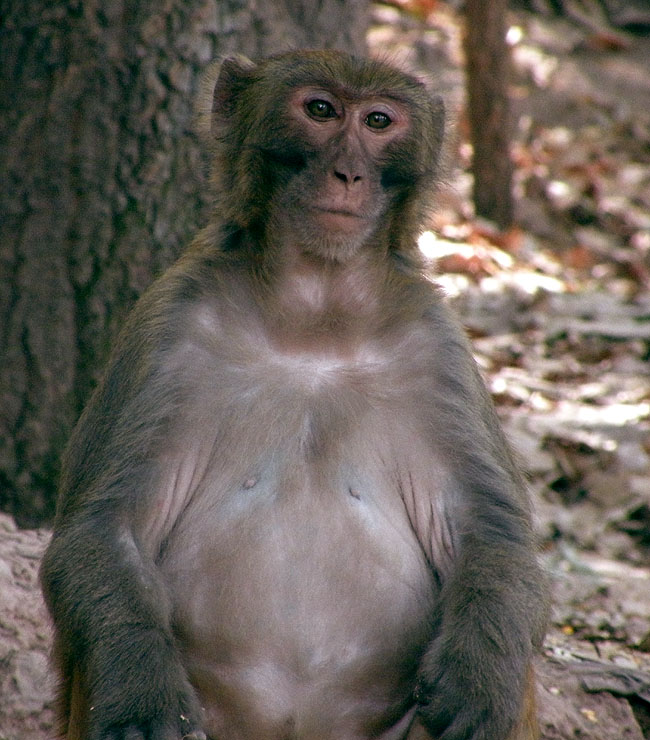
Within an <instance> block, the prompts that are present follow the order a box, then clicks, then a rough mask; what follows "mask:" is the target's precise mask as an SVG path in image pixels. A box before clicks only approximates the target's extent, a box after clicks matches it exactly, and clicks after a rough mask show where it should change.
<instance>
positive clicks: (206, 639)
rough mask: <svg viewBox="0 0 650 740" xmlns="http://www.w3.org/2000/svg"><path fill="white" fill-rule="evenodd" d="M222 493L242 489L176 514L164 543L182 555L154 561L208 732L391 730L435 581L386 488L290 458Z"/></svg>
mask: <svg viewBox="0 0 650 740" xmlns="http://www.w3.org/2000/svg"><path fill="white" fill-rule="evenodd" d="M292 479H293V480H294V481H296V480H300V485H298V483H296V482H294V483H292V482H291V481H292ZM305 481H307V482H305ZM229 495H231V496H233V497H237V496H243V497H244V499H245V501H242V500H241V499H239V500H232V501H230V500H226V501H224V502H223V503H222V507H221V509H222V512H221V513H222V516H221V518H219V519H216V518H211V517H210V516H209V515H207V514H206V511H205V510H203V511H201V510H200V507H199V508H197V510H196V512H190V513H189V514H188V517H189V519H191V522H188V525H187V526H186V527H185V526H182V525H181V527H180V528H179V529H180V532H179V534H178V547H177V548H175V550H176V552H178V553H188V552H191V553H192V556H191V558H192V559H191V562H177V561H176V560H175V556H174V553H173V552H172V553H170V555H169V557H168V558H167V563H168V566H167V568H165V570H166V571H167V577H168V579H169V583H170V588H171V592H172V594H173V601H174V615H175V616H174V619H175V625H176V629H177V634H178V636H179V641H180V644H181V646H182V649H183V652H184V655H185V659H186V666H187V668H188V672H189V675H190V679H191V681H192V682H193V684H194V685H195V687H196V689H197V691H198V693H199V697H200V700H201V703H202V706H203V707H204V709H205V717H206V730H207V731H208V733H209V734H210V735H211V736H213V737H214V738H218V740H231V739H232V740H234V739H236V738H237V739H238V738H242V740H243V739H244V738H246V739H250V738H253V737H254V738H256V739H257V740H263V739H264V738H268V739H269V740H287V739H288V738H296V739H297V740H326V739H327V738H332V739H334V738H336V740H346V739H347V738H350V740H352V739H353V738H354V739H355V740H356V739H358V740H360V739H361V738H370V737H381V738H385V740H389V739H391V740H392V738H401V737H403V736H404V735H405V733H406V730H407V727H408V724H409V722H410V717H411V714H412V712H411V711H410V710H411V704H412V699H411V692H412V688H413V682H414V677H415V671H416V670H417V666H418V663H419V660H420V657H421V655H422V652H423V650H424V648H425V646H426V644H427V642H428V640H429V639H430V637H431V634H430V626H429V625H430V615H431V612H432V609H433V600H434V598H435V589H434V585H433V579H432V575H431V571H430V569H429V567H428V564H427V561H426V558H425V556H424V553H423V551H422V549H421V547H420V545H419V543H418V542H417V540H416V538H415V536H414V533H413V528H412V526H411V525H410V523H409V521H408V518H407V516H406V514H405V511H404V507H403V505H402V503H401V500H400V498H399V495H398V494H397V492H396V491H395V490H393V489H392V487H391V486H390V485H389V484H388V481H377V480H372V481H371V480H370V479H367V480H364V479H363V476H358V475H354V476H349V475H348V476H345V475H343V476H342V477H341V478H340V479H339V480H335V481H334V485H322V484H318V483H314V482H310V481H309V476H308V475H306V474H305V475H300V474H299V475H296V471H295V470H294V471H293V472H292V474H291V475H289V476H287V477H285V479H284V480H282V481H280V480H278V479H277V478H275V477H269V478H268V479H265V477H264V476H261V477H260V478H259V479H255V478H253V477H251V478H250V479H248V480H247V481H246V482H245V484H244V486H243V487H242V490H239V491H231V492H230V494H229ZM214 516H215V517H216V516H217V514H216V513H215V515H214ZM184 531H187V532H191V533H192V540H193V542H192V543H188V541H187V540H185V538H184V535H183V532H184ZM172 547H174V546H173V544H172Z"/></svg>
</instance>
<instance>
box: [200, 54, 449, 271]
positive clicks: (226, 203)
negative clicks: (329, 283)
mask: <svg viewBox="0 0 650 740" xmlns="http://www.w3.org/2000/svg"><path fill="white" fill-rule="evenodd" d="M443 127H444V109H443V105H442V102H441V100H440V99H439V98H437V97H434V96H432V95H430V94H429V92H428V91H427V89H426V87H425V86H424V84H423V83H422V82H420V81H419V80H417V79H416V78H415V77H412V76H410V75H408V74H406V73H404V72H402V71H401V70H398V69H396V68H394V67H393V66H391V65H389V64H386V63H383V62H380V61H375V60H368V59H359V58H355V57H352V56H349V55H346V54H342V53H340V52H333V51H308V52H305V51H299V52H288V53H285V54H280V55H277V56H273V57H270V58H268V59H266V60H263V61H261V62H259V63H257V64H255V63H253V62H251V61H249V60H248V59H245V58H243V57H232V58H228V59H226V60H225V61H224V62H223V63H222V64H221V67H220V70H219V75H218V78H217V81H216V85H215V88H214V94H213V97H212V112H211V135H212V138H213V141H214V143H215V146H216V158H215V159H216V161H215V181H216V183H217V188H218V192H219V205H220V208H222V209H223V211H224V212H223V213H222V216H223V217H224V218H225V220H226V223H227V224H229V225H231V226H233V227H235V228H244V229H249V230H252V231H254V232H255V233H256V234H257V235H258V236H261V237H262V238H263V240H264V237H265V236H266V237H267V238H268V237H269V234H270V233H271V232H272V233H273V235H274V238H275V241H276V242H277V241H278V238H281V239H282V240H283V241H286V239H287V238H288V239H290V240H292V242H293V243H294V244H295V245H296V246H297V247H298V248H300V249H302V250H304V251H307V252H312V253H315V254H319V255H320V256H322V257H326V258H329V259H337V260H344V259H345V258H346V256H348V255H350V254H352V253H354V252H355V251H356V250H357V249H358V248H359V247H360V246H361V245H363V244H368V243H370V242H372V244H373V245H376V246H377V248H383V249H387V250H391V251H393V252H395V253H404V251H406V250H410V249H412V248H413V244H414V243H415V236H416V234H417V232H418V231H419V229H420V227H421V222H422V218H423V215H424V213H425V208H426V205H427V203H428V201H429V200H430V197H431V191H432V187H433V185H434V184H435V181H436V173H437V165H438V158H439V154H440V147H441V142H442V135H443Z"/></svg>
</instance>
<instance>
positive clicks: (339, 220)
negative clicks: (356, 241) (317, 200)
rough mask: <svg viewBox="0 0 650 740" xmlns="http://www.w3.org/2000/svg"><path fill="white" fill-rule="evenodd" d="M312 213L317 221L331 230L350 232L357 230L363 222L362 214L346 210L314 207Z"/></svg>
mask: <svg viewBox="0 0 650 740" xmlns="http://www.w3.org/2000/svg"><path fill="white" fill-rule="evenodd" d="M314 213H315V215H316V218H317V219H318V221H320V222H321V223H322V224H323V225H325V226H327V227H328V228H332V229H339V230H343V231H350V230H355V229H358V228H359V227H360V226H362V224H363V223H364V221H365V218H364V216H363V215H362V214H360V213H358V212H356V211H352V210H350V209H348V208H328V207H321V206H316V207H315V208H314Z"/></svg>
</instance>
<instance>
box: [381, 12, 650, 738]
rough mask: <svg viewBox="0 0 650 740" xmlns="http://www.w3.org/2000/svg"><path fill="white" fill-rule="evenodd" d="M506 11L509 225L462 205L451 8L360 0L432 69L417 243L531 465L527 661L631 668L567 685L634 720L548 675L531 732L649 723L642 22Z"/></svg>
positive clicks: (386, 50)
mask: <svg viewBox="0 0 650 740" xmlns="http://www.w3.org/2000/svg"><path fill="white" fill-rule="evenodd" d="M414 7H416V8H418V9H419V10H420V13H419V14H417V13H413V12H409V11H412V9H413V8H414ZM591 7H592V8H593V7H595V4H592V5H591ZM425 9H432V11H433V12H431V13H429V14H428V15H425V14H424V12H423V10H425ZM649 10H650V9H649ZM508 20H509V26H510V30H509V32H508V41H509V43H510V45H511V51H512V58H513V67H514V70H513V80H512V84H511V99H512V103H513V114H514V115H513V118H514V132H513V145H512V151H513V156H514V160H515V165H516V172H515V181H514V195H515V201H516V203H515V212H516V224H517V225H516V227H514V228H512V229H510V230H509V231H507V232H506V233H500V232H499V231H498V230H497V229H496V228H495V227H494V226H492V225H491V224H489V223H485V222H481V221H480V220H477V219H475V218H474V214H473V209H472V204H471V185H472V180H471V175H470V173H469V162H470V156H471V147H470V145H469V144H468V142H467V124H466V121H465V120H464V118H463V115H462V110H463V96H464V83H463V71H462V63H463V59H462V49H461V33H462V24H461V18H460V17H459V15H458V14H457V13H456V12H455V11H454V10H453V8H451V7H450V6H449V5H447V4H445V3H442V2H437V3H436V2H428V3H427V2H420V3H418V4H416V3H414V2H405V3H404V4H402V7H400V4H399V3H395V4H390V5H377V6H375V10H374V23H373V28H372V31H371V33H370V36H369V41H370V46H371V49H372V50H373V51H374V52H376V53H379V54H381V55H383V56H385V55H388V56H389V57H394V58H397V59H404V60H405V61H406V62H407V63H408V64H409V65H410V66H411V67H415V68H416V69H419V70H421V71H422V72H423V73H425V74H427V75H428V76H431V77H433V78H434V81H435V85H436V86H437V88H438V89H439V90H440V91H441V92H442V94H443V95H444V96H445V98H446V102H447V109H448V110H449V111H450V113H451V119H452V122H453V131H452V134H451V136H450V137H449V141H448V143H447V156H446V159H447V161H448V163H450V164H449V166H448V172H447V178H446V185H445V187H444V188H443V189H442V191H441V193H440V195H439V199H438V201H439V202H438V207H437V210H436V213H435V214H434V216H433V219H432V224H431V229H432V234H428V235H426V237H425V238H424V240H423V241H422V244H421V246H422V249H423V251H424V252H425V253H426V254H427V255H428V256H430V257H431V260H432V270H433V271H434V272H435V274H436V276H437V280H438V281H439V282H440V283H441V284H442V286H443V287H444V288H445V290H446V291H447V293H448V295H449V298H450V301H451V302H452V303H453V304H454V305H455V307H456V308H457V310H458V311H459V313H460V314H461V318H462V320H463V323H464V324H465V326H466V327H467V329H468V331H469V333H470V336H471V337H472V340H473V345H474V348H475V354H476V358H477V360H478V362H479V364H480V366H481V368H482V371H483V373H484V375H485V377H486V379H487V381H488V384H489V386H490V388H491V390H492V393H493V395H494V397H495V399H496V401H497V404H498V411H499V414H500V416H501V418H502V420H503V423H504V426H505V427H506V430H507V432H508V435H509V437H510V439H511V441H512V444H513V446H514V447H515V449H516V451H517V452H518V453H519V456H520V458H521V460H522V462H523V465H524V467H525V468H526V470H527V473H528V475H529V478H530V485H531V490H532V493H533V497H534V503H535V508H536V512H537V528H538V532H539V536H540V540H541V542H542V547H543V552H544V560H545V563H546V566H547V568H548V570H549V572H550V574H551V577H552V581H553V590H554V606H553V614H552V629H551V632H550V635H549V638H548V639H547V643H546V646H545V654H546V657H547V658H548V660H547V661H546V664H547V666H559V665H564V666H566V665H567V664H568V665H570V666H571V665H573V666H576V667H580V669H585V670H586V671H587V673H589V672H591V671H594V672H598V670H599V669H598V668H597V667H595V666H597V665H599V664H600V663H604V664H606V665H608V666H610V667H612V666H618V667H622V668H625V669H630V671H631V672H630V673H629V674H628V675H627V676H626V677H625V678H621V675H618V676H617V675H616V673H617V670H618V669H615V670H613V671H607V670H605V673H609V679H608V680H605V679H602V680H601V682H600V683H599V682H598V681H596V682H595V683H594V681H592V680H591V679H586V680H584V678H583V679H580V684H581V686H582V688H583V689H584V688H585V686H588V688H590V689H591V690H594V688H598V687H599V686H600V687H601V688H605V687H606V688H608V689H610V690H611V691H612V692H613V693H614V694H618V695H625V694H627V693H629V694H630V695H632V696H634V695H635V694H636V699H633V700H632V706H633V708H634V710H635V711H636V720H637V721H638V725H637V726H634V720H633V719H631V718H630V717H629V716H627V718H623V715H620V716H619V715H618V714H617V712H618V711H619V710H620V709H621V706H620V705H618V706H614V704H612V703H611V702H610V700H611V699H613V697H612V696H608V697H607V700H606V701H605V699H604V695H603V694H600V695H599V697H600V699H599V700H597V701H596V702H595V703H589V701H587V698H590V699H591V698H593V697H588V695H583V696H581V697H578V698H577V699H575V700H576V701H578V702H582V705H581V706H579V707H578V709H577V711H576V713H575V714H576V716H575V717H568V716H567V717H565V718H564V724H563V723H562V722H560V721H559V720H558V719H557V709H558V707H557V705H556V703H555V702H554V700H553V698H552V697H555V698H558V696H559V694H561V693H562V692H561V691H560V690H559V689H557V688H556V687H555V686H553V685H551V684H555V683H558V682H557V681H555V680H554V679H553V680H550V682H549V681H546V682H545V686H544V690H545V691H546V692H547V696H546V697H542V700H541V703H542V705H544V704H545V703H546V705H547V706H546V709H547V710H550V709H551V706H552V710H551V711H548V712H547V711H545V710H544V706H543V707H542V715H543V716H542V725H543V726H542V732H543V737H544V738H548V739H549V740H550V738H560V737H562V738H563V737H567V738H568V737H587V738H591V739H593V740H597V739H599V738H603V740H606V739H607V738H610V739H612V740H613V739H614V738H623V737H625V738H640V737H650V722H649V721H648V720H649V719H650V711H648V709H650V673H647V671H650V28H646V29H642V28H637V29H636V33H632V32H629V31H625V30H623V29H620V28H614V27H612V26H611V25H609V24H608V22H607V19H606V18H605V17H604V16H603V17H600V18H599V17H594V16H593V15H592V16H590V17H588V18H587V19H583V20H582V22H580V21H577V20H575V19H570V18H567V17H558V16H551V15H543V14H532V13H528V12H526V11H523V10H522V11H514V12H511V13H510V14H509V19H508ZM433 234H435V237H434V236H433ZM601 667H602V666H601ZM637 669H640V670H641V671H644V672H645V673H641V674H639V675H637V674H635V673H634V671H635V670H637ZM601 678H602V677H601ZM558 685H559V684H558ZM626 687H627V688H626ZM554 688H555V691H554V690H553V689H554ZM566 691H567V692H569V691H570V689H569V688H566ZM594 697H595V695H594ZM559 698H560V699H561V697H559ZM574 698H575V697H574ZM599 702H600V703H599ZM603 702H604V703H603ZM565 709H566V707H565ZM553 714H555V715H556V718H555V719H554V718H553V716H551V715H553ZM560 714H561V712H560ZM623 714H625V712H623ZM547 715H548V716H547ZM545 721H546V724H545ZM571 724H573V726H572V727H571Z"/></svg>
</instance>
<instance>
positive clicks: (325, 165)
mask: <svg viewBox="0 0 650 740" xmlns="http://www.w3.org/2000/svg"><path fill="white" fill-rule="evenodd" d="M283 113H284V114H285V116H286V123H287V125H286V133H285V135H284V136H283V137H282V142H281V148H280V149H279V150H278V148H277V147H276V146H274V145H273V143H272V145H271V146H270V147H268V148H267V149H266V155H267V162H266V166H267V167H271V168H273V169H274V170H275V172H274V174H275V177H274V178H273V179H274V181H275V184H276V187H275V193H274V196H275V197H274V198H273V200H272V216H273V218H274V219H275V222H276V223H277V224H279V225H280V227H281V228H282V227H285V228H284V230H285V232H286V233H287V234H290V235H291V237H292V238H293V239H294V240H296V242H298V243H297V244H296V246H297V247H299V248H300V249H302V250H304V251H307V252H313V253H316V254H319V255H320V256H322V257H326V258H330V259H336V260H344V259H346V258H347V257H348V256H349V255H351V254H353V253H354V252H355V251H356V250H357V249H358V248H359V247H360V246H361V245H363V244H364V243H366V242H367V241H368V240H369V239H371V238H372V237H373V234H374V232H375V231H377V230H378V229H379V228H380V227H383V225H384V218H383V217H384V215H385V214H386V212H387V209H388V205H389V203H390V202H391V199H392V196H393V195H394V192H392V191H394V190H395V187H394V186H393V187H391V186H390V185H387V183H386V182H385V179H386V178H385V172H384V170H385V169H386V170H389V169H390V162H391V158H390V152H391V151H393V152H394V151H395V149H399V147H400V143H402V142H403V141H404V140H405V137H406V135H407V134H408V133H409V131H410V129H411V121H410V118H409V112H408V109H407V108H406V106H404V105H403V104H401V103H400V102H399V101H397V100H394V99H392V98H390V97H387V96H379V95H372V96H368V97H361V96H359V95H356V96H354V97H353V96H352V95H349V96H346V95H345V93H344V90H343V89H341V88H340V87H339V88H338V89H336V88H334V87H333V86H332V87H326V86H323V85H320V86H316V85H304V86H300V87H298V88H296V89H295V90H294V91H293V93H292V94H291V96H290V98H289V100H288V101H287V108H286V111H283ZM285 116H283V118H284V117H285ZM287 154H289V156H288V157H287V156H286V155H287Z"/></svg>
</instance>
